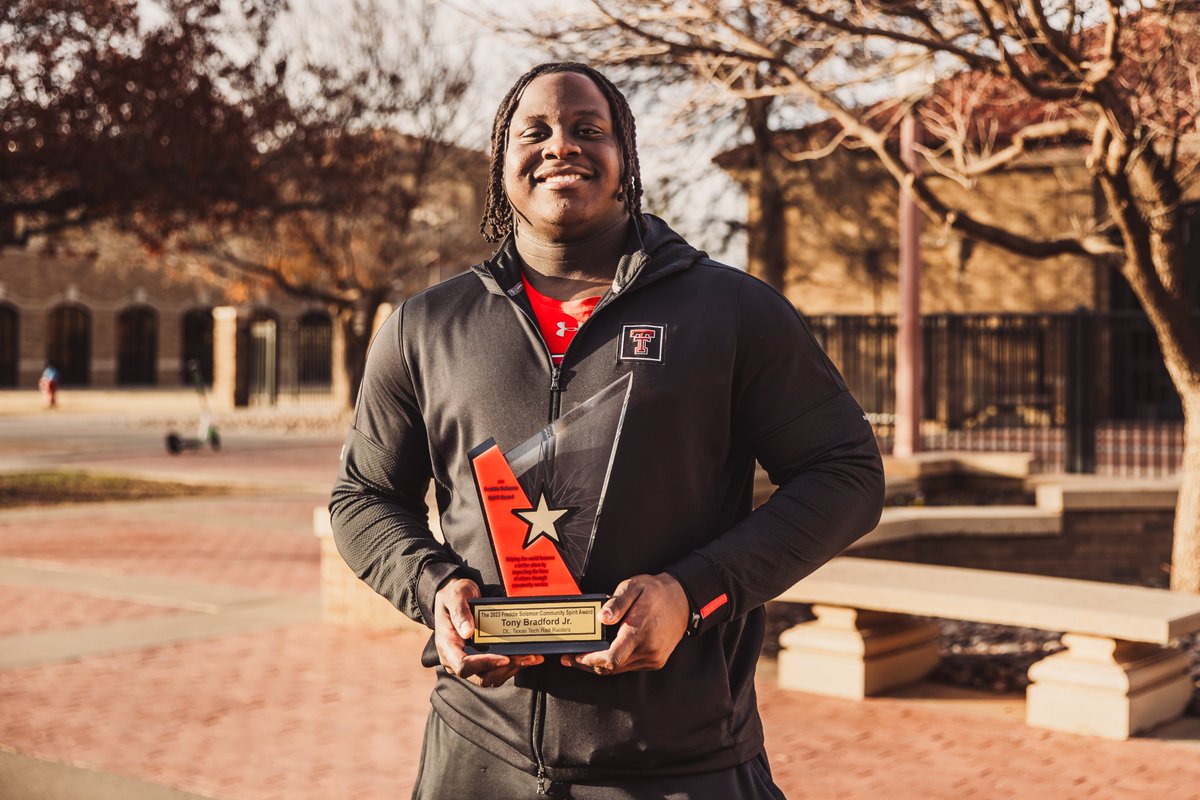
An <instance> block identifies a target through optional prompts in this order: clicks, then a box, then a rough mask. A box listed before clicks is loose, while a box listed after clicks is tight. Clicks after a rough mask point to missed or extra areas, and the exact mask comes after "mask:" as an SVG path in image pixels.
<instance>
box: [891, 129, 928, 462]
mask: <svg viewBox="0 0 1200 800" xmlns="http://www.w3.org/2000/svg"><path fill="white" fill-rule="evenodd" d="M916 139H917V115H916V113H915V112H914V111H910V112H909V113H908V114H906V115H905V116H904V120H903V121H902V122H901V123H900V154H901V157H902V158H903V159H904V163H905V165H906V166H907V167H908V168H909V170H911V171H912V174H913V175H914V176H915V175H917V174H918V169H919V166H920V165H919V162H918V156H917V152H916V148H915V145H916ZM896 334H897V341H896V443H895V445H894V447H893V448H892V452H893V453H894V454H895V455H897V456H911V455H912V454H913V453H919V452H920V451H921V411H922V405H923V398H922V396H921V388H922V376H921V370H922V366H921V349H922V348H921V211H920V209H918V208H917V204H916V202H915V201H914V200H913V195H912V193H911V191H909V189H908V188H907V187H904V188H902V189H901V190H900V291H899V306H898V308H897V314H896Z"/></svg>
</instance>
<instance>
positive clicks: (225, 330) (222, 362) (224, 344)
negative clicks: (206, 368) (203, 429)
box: [209, 306, 238, 411]
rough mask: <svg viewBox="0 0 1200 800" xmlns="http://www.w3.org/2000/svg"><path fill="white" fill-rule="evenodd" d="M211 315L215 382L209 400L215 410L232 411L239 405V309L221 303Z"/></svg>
mask: <svg viewBox="0 0 1200 800" xmlns="http://www.w3.org/2000/svg"><path fill="white" fill-rule="evenodd" d="M212 314H213V385H212V393H211V394H210V395H209V403H210V404H211V406H212V408H213V410H214V411H232V410H233V409H234V407H235V406H236V405H237V401H236V398H237V356H238V352H237V344H238V335H237V333H238V330H237V328H238V314H237V309H236V308H234V307H233V306H220V307H218V308H214V309H213V312H212Z"/></svg>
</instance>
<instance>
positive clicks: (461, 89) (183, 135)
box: [0, 0, 486, 401]
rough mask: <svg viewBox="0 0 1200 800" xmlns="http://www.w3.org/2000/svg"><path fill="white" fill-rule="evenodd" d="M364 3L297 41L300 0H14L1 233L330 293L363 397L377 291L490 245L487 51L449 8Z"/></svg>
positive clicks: (0, 74) (392, 292) (1, 40)
mask: <svg viewBox="0 0 1200 800" xmlns="http://www.w3.org/2000/svg"><path fill="white" fill-rule="evenodd" d="M150 8H153V9H154V11H155V14H151V15H149V16H152V17H154V19H147V13H146V12H147V10H148V9H150ZM348 12H349V13H347V14H346V15H345V19H346V20H348V23H347V27H346V28H345V29H344V31H343V35H342V36H341V38H338V39H334V40H331V39H330V37H328V36H322V34H324V33H326V32H327V31H328V30H329V29H330V28H331V27H336V26H329V25H323V24H321V23H319V21H318V20H316V19H313V20H307V21H302V24H301V26H300V27H299V30H301V31H307V38H306V40H305V41H304V42H303V43H302V44H301V45H300V46H296V45H292V46H290V47H289V46H288V45H287V44H286V43H284V42H283V41H282V30H283V25H284V23H285V22H287V21H288V20H289V17H288V13H289V9H288V8H287V4H286V2H285V1H284V0H240V2H237V3H229V2H223V0H157V2H155V3H139V2H135V1H134V0H13V2H11V3H8V4H6V5H5V6H4V8H3V9H2V10H0V46H2V47H3V49H2V50H0V242H5V243H24V242H27V241H30V240H31V239H33V238H34V237H40V240H41V241H43V242H46V243H47V244H48V246H50V247H53V246H56V245H57V244H59V243H64V242H68V240H71V239H73V240H74V241H75V242H76V243H77V242H78V241H80V238H81V237H82V238H84V239H86V237H87V236H89V235H90V233H89V230H90V229H92V228H93V227H95V228H97V229H99V230H98V231H97V232H100V231H103V232H104V233H105V234H108V233H111V232H112V231H114V230H115V231H117V232H119V233H121V232H123V233H127V234H130V235H131V236H133V237H135V238H136V240H137V241H138V242H139V243H140V245H142V246H143V247H146V248H148V249H149V250H150V251H151V252H152V253H153V254H155V255H157V256H158V258H156V259H152V260H151V262H150V265H151V266H154V265H157V266H159V267H161V268H163V269H166V270H171V269H173V268H176V267H182V266H183V265H182V264H181V263H180V262H181V261H183V260H186V261H188V262H190V263H189V264H188V265H187V266H188V268H189V269H190V268H194V267H202V268H203V269H205V270H207V271H208V272H209V273H210V274H216V275H218V276H220V277H221V278H222V279H223V280H226V281H228V280H238V281H243V282H257V283H259V284H262V283H265V284H267V285H270V286H274V287H276V288H278V289H280V290H282V291H284V292H286V293H288V294H290V295H293V296H296V297H300V298H307V299H310V300H314V301H317V302H319V303H322V304H325V305H327V306H328V307H329V308H330V309H331V310H332V311H333V312H334V313H335V316H336V318H337V321H338V324H339V325H340V327H341V329H342V332H343V334H344V337H343V341H344V342H345V351H344V363H345V365H346V371H347V378H348V382H349V385H350V387H351V400H352V401H353V395H354V393H355V392H356V391H357V387H358V383H359V379H360V377H361V374H362V368H363V364H364V361H365V355H366V350H367V345H368V344H369V337H370V334H371V324H372V321H373V319H374V316H375V313H376V311H377V309H378V308H379V306H380V305H381V303H383V302H385V301H387V300H390V299H392V298H394V297H399V296H404V295H405V294H408V293H410V292H411V291H412V290H413V289H415V288H417V287H420V286H423V285H424V284H425V283H426V282H427V281H428V280H429V277H430V275H431V274H433V270H435V269H437V270H438V273H439V274H440V267H441V265H443V264H457V265H465V264H467V263H470V261H471V260H475V259H477V258H478V257H480V256H481V255H482V254H484V253H485V252H486V249H485V245H484V242H483V240H482V238H481V237H480V235H479V233H478V230H477V224H478V219H479V216H480V215H479V208H480V205H481V203H480V201H479V196H480V192H481V191H482V185H483V182H484V178H485V173H486V166H485V164H484V162H483V156H482V155H481V154H478V153H473V152H470V151H468V150H465V149H463V148H461V147H457V146H456V145H455V144H454V142H455V140H456V139H457V131H456V129H455V125H456V122H457V115H458V111H459V106H460V104H461V102H462V98H463V96H464V93H465V92H466V90H467V87H468V85H469V84H470V81H471V68H470V66H469V63H468V58H467V55H466V54H455V53H453V52H448V51H446V50H444V49H440V48H439V47H438V46H437V38H438V36H439V35H440V31H438V30H437V20H436V13H435V6H434V4H433V3H432V2H431V1H430V0H357V1H356V2H355V3H353V4H352V5H351V6H350V7H349V8H348ZM235 54H236V55H235ZM107 241H108V242H109V243H111V242H112V241H113V239H112V237H111V236H109V237H108V239H107ZM68 243H69V242H68Z"/></svg>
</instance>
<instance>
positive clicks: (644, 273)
mask: <svg viewBox="0 0 1200 800" xmlns="http://www.w3.org/2000/svg"><path fill="white" fill-rule="evenodd" d="M642 223H643V224H642V225H635V226H631V227H630V232H629V238H628V239H627V240H626V244H625V254H624V255H622V256H621V258H620V260H619V261H618V262H617V269H616V273H615V274H614V276H613V284H612V287H611V288H610V289H609V291H608V293H607V294H606V295H605V297H606V298H607V297H608V296H610V295H616V294H620V293H621V292H624V291H627V290H629V289H631V288H640V287H642V286H645V285H647V284H650V283H653V282H654V281H656V280H659V279H661V278H665V277H666V276H668V275H673V274H674V273H676V272H680V271H682V270H685V269H688V268H689V267H691V266H692V265H693V264H695V263H696V262H697V261H699V260H700V259H703V258H707V257H708V254H707V253H705V252H704V251H703V250H698V249H696V248H695V247H692V246H691V245H690V244H688V243H687V242H685V241H684V240H683V237H682V236H680V235H679V234H678V233H676V232H675V231H673V230H672V229H671V226H669V225H667V223H665V222H663V221H662V220H661V219H659V218H658V217H656V216H654V215H653V214H643V215H642ZM471 269H472V271H474V273H475V274H476V275H478V276H479V279H480V280H481V281H483V284H484V286H486V287H487V290H488V291H489V292H492V293H493V294H507V295H508V296H509V297H516V296H518V295H520V294H523V293H524V291H525V287H524V284H522V282H521V256H520V255H519V254H518V253H517V246H516V243H515V242H514V241H513V235H512V234H511V233H510V234H509V235H508V236H506V237H505V238H504V241H502V242H501V243H500V246H499V248H497V250H496V252H495V253H494V254H493V255H492V257H491V258H489V259H488V260H487V261H484V262H482V263H480V264H476V265H475V266H473V267H472V268H471Z"/></svg>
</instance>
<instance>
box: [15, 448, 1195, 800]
mask: <svg viewBox="0 0 1200 800" xmlns="http://www.w3.org/2000/svg"><path fill="white" fill-rule="evenodd" d="M293 455H294V457H293V458H292V460H291V462H290V465H289V468H290V469H292V470H294V472H295V474H297V475H300V476H302V477H303V481H304V485H306V486H310V485H313V484H314V483H319V482H320V481H321V480H322V477H321V476H323V475H326V474H328V473H329V470H330V464H329V459H332V458H335V457H336V447H324V446H321V447H312V448H308V449H302V450H297V451H295V452H294V454H293ZM143 457H144V458H145V459H147V460H150V461H153V460H154V459H156V458H157V456H156V455H154V456H152V455H145V456H143ZM274 457H275V458H285V459H286V458H287V456H285V455H284V454H283V452H282V451H281V452H277V453H276V454H275V456H274ZM140 458H142V457H140ZM110 461H111V460H110ZM269 461H270V458H268V455H267V454H266V453H265V452H258V453H255V454H254V455H253V457H250V455H249V454H247V455H246V457H241V456H239V455H238V454H237V453H236V451H235V452H234V453H233V454H232V455H231V457H230V458H229V460H228V461H225V462H221V461H219V459H217V458H213V459H211V460H210V461H207V462H203V463H204V466H205V469H206V470H207V469H209V468H210V467H211V469H213V470H217V467H218V465H220V464H222V463H223V464H224V467H223V468H222V470H219V471H223V472H224V473H225V474H227V475H230V476H233V477H235V478H243V477H245V476H251V477H253V475H254V474H255V472H257V471H260V470H262V469H264V468H265V467H264V466H263V465H264V464H266V463H268V462H269ZM176 463H178V464H185V463H187V462H184V461H183V459H180V460H179V461H178V462H176ZM191 463H192V464H193V465H196V464H200V463H202V462H200V460H199V459H197V460H196V461H193V462H191ZM178 469H183V467H182V466H181V467H178ZM207 476H208V473H205V475H204V476H203V477H207ZM320 502H323V497H322V496H320V495H318V494H316V493H314V492H310V491H288V490H282V489H281V490H280V491H278V492H276V493H274V494H254V495H233V496H228V497H218V498H192V499H187V500H178V501H154V502H151V503H143V504H106V505H103V506H90V507H76V508H71V509H67V508H59V509H49V510H45V511H33V512H31V511H17V512H10V513H6V514H5V515H4V517H3V519H2V520H0V561H5V560H7V561H10V562H11V561H12V560H30V559H32V560H34V561H36V562H38V563H44V562H47V561H49V562H55V563H60V564H65V565H68V566H69V567H70V568H71V569H72V570H77V571H86V570H101V571H104V572H105V573H113V572H115V573H118V574H127V575H129V576H131V577H139V576H162V577H168V578H173V579H178V580H180V581H181V582H183V581H189V582H193V583H197V582H200V583H211V584H212V585H214V586H217V587H221V586H229V587H241V589H240V590H241V591H244V590H245V589H254V590H257V591H260V592H263V593H266V594H268V595H275V596H276V597H277V598H279V599H280V600H281V602H284V603H285V604H286V603H288V602H292V601H291V600H289V599H288V598H297V599H296V602H301V601H302V600H304V597H305V596H307V597H308V598H309V600H308V602H311V596H312V593H313V592H315V591H316V587H317V580H318V577H317V560H316V552H317V547H316V542H315V540H314V538H313V537H312V536H311V534H310V532H309V531H310V522H309V520H310V514H311V510H312V506H313V505H316V504H318V503H320ZM35 527H36V530H37V535H32V533H31V531H32V530H33V529H34V528H35ZM63 594H70V592H68V591H66V590H64V589H63V588H62V587H61V586H60V587H59V588H58V589H57V590H54V591H51V590H48V589H45V588H34V589H27V588H19V587H15V586H6V585H4V584H3V582H2V581H0V608H3V609H4V614H3V616H4V617H5V619H6V620H7V624H8V625H9V626H10V627H12V628H13V629H14V630H16V631H22V630H26V629H34V630H36V629H38V628H39V626H45V625H46V624H56V623H58V622H61V623H63V624H64V625H67V624H69V625H74V624H76V623H77V622H78V623H80V626H81V627H80V628H79V629H78V630H81V631H87V630H102V628H100V627H97V626H99V624H100V623H101V622H105V621H112V620H113V615H114V614H116V615H121V614H127V613H138V612H136V611H135V610H134V609H131V608H126V607H125V605H122V604H123V603H127V601H122V600H120V599H119V598H118V599H111V598H110V602H111V603H116V605H110V604H107V603H103V602H99V601H93V603H92V609H93V610H92V611H91V612H89V613H93V614H96V615H97V616H95V617H89V616H88V615H87V614H82V613H81V612H79V610H78V609H76V610H75V611H71V610H69V609H70V607H71V606H72V602H73V601H71V600H69V599H68V598H64V597H62V596H61V595H63ZM18 595H25V596H27V597H28V598H29V599H25V600H22V601H19V602H18V601H15V600H14V598H15V597H17V596H18ZM55 596H57V599H54V597H55ZM39 598H40V599H39ZM54 603H60V604H62V605H61V606H59V607H58V608H59V610H58V611H55V606H54ZM118 609H120V610H118ZM218 613H220V612H218ZM73 615H74V616H73ZM14 618H20V619H14ZM200 618H208V617H206V615H204V614H197V613H189V614H179V615H178V616H177V619H178V624H179V625H181V626H186V625H188V624H192V621H194V620H196V619H200ZM157 619H159V620H161V619H162V617H161V616H160V617H157ZM171 624H174V622H172V623H171ZM72 630H73V629H72ZM5 635H7V634H6V633H0V652H2V651H3V649H4V647H5V639H4V638H3V637H4V636H5ZM423 638H424V637H423V636H422V635H420V634H419V633H396V634H390V635H380V634H368V633H363V632H356V631H349V630H342V629H338V628H335V627H332V626H327V625H321V624H311V623H304V624H298V623H294V622H287V621H283V622H280V623H279V624H277V625H275V626H273V627H268V628H266V629H262V630H255V631H254V632H252V633H247V632H239V631H235V632H229V631H223V632H221V633H220V634H214V635H212V636H210V637H208V638H203V639H196V640H192V641H186V642H179V643H171V644H162V643H161V642H160V643H159V644H146V645H144V646H140V647H138V648H137V649H128V648H127V649H125V650H122V651H114V652H108V653H103V652H99V653H96V651H95V650H89V651H88V652H89V653H96V654H91V655H85V656H80V657H75V658H70V659H67V660H62V659H61V658H57V657H56V658H55V659H54V660H52V661H48V662H45V663H36V664H33V665H31V666H20V667H14V668H10V669H6V670H0V750H7V751H10V752H17V753H21V754H26V755H33V756H39V757H42V758H46V759H50V760H52V761H58V762H61V763H64V764H70V765H73V766H76V767H82V768H85V769H89V770H99V771H102V772H104V773H113V774H116V775H125V776H130V777H134V778H140V779H142V780H146V781H150V782H153V783H155V784H160V785H164V786H171V787H177V788H180V789H184V790H186V791H189V792H194V793H196V794H198V795H203V796H208V797H215V798H220V799H221V800H259V799H260V798H288V800H306V798H312V799H313V800H325V799H326V798H355V799H356V800H358V799H361V800H373V799H374V798H385V797H386V798H389V799H390V798H395V797H397V796H400V797H403V796H405V795H406V794H407V791H408V787H409V785H410V784H411V781H412V779H413V776H414V774H415V769H416V755H417V747H418V743H419V740H420V735H421V730H422V726H423V722H424V718H425V714H426V712H427V709H428V703H427V695H428V691H429V685H430V675H429V673H428V672H427V671H425V670H423V669H422V668H421V667H420V666H419V665H418V660H417V656H418V653H419V651H420V648H421V646H422V645H423ZM8 641H9V642H15V641H18V640H17V639H15V638H10V639H8ZM768 666H769V665H768ZM764 671H765V672H766V671H769V670H764ZM759 691H760V707H761V708H762V710H763V716H764V724H765V726H766V731H767V743H768V752H769V754H770V756H771V759H772V763H773V766H774V768H775V771H776V775H777V778H778V780H779V783H780V785H781V786H782V787H783V788H784V790H785V791H786V792H787V794H788V796H789V797H793V798H878V797H888V798H896V799H903V798H965V797H984V798H992V797H1010V796H1039V797H1040V796H1056V797H1065V798H1075V797H1100V798H1127V797H1134V798H1140V797H1154V798H1163V800H1173V799H1174V798H1181V799H1182V798H1200V748H1198V747H1197V746H1196V745H1197V741H1196V740H1195V739H1193V740H1192V741H1190V742H1185V743H1179V742H1172V741H1165V740H1160V739H1153V738H1146V739H1140V740H1135V741H1130V742H1123V743H1116V742H1107V741H1102V740H1098V739H1093V738H1088V737H1077V736H1070V735H1066V734H1056V733H1050V732H1046V731H1038V730H1034V729H1030V728H1027V727H1025V726H1024V725H1022V724H1020V722H1019V721H1015V720H1012V719H1005V718H1000V717H995V716H984V715H979V714H973V713H969V712H966V711H962V710H947V709H945V708H943V706H942V705H939V704H937V703H933V702H919V701H911V700H899V699H895V698H885V699H876V700H871V701H868V702H865V703H854V702H849V701H841V700H835V699H830V698H821V697H814V696H810V695H804V694H798V693H789V692H784V691H782V690H780V689H778V688H777V687H776V686H775V685H774V684H773V683H772V681H771V680H770V678H769V676H764V677H763V678H762V679H761V680H760V684H759ZM97 775H98V776H99V773H97ZM98 779H99V777H98ZM0 797H3V798H4V800H10V798H9V796H7V795H6V793H5V791H4V786H2V785H0ZM11 800H25V798H21V797H16V798H11ZM72 800H74V797H73V798H72ZM80 800H86V796H81V797H80ZM128 800H138V798H136V797H130V798H128Z"/></svg>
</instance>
